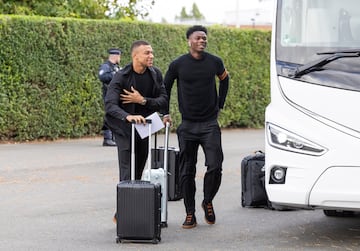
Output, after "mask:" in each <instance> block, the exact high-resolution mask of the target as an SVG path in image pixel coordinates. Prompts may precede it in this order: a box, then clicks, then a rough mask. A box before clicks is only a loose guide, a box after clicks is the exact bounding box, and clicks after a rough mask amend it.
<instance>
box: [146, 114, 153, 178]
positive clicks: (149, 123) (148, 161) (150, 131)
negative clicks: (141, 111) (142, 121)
mask: <svg viewBox="0 0 360 251" xmlns="http://www.w3.org/2000/svg"><path fill="white" fill-rule="evenodd" d="M146 123H147V124H148V125H149V143H148V159H147V168H148V180H151V174H150V172H151V134H152V130H151V123H152V121H151V119H146Z"/></svg>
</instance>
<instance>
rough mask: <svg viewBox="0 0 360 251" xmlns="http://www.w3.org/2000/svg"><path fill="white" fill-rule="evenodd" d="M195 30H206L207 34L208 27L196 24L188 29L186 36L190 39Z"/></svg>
mask: <svg viewBox="0 0 360 251" xmlns="http://www.w3.org/2000/svg"><path fill="white" fill-rule="evenodd" d="M195 31H203V32H205V34H206V35H207V29H206V27H204V26H202V25H194V26H191V27H190V28H189V29H188V30H187V31H186V38H187V39H189V37H190V35H191V34H193V33H194V32H195Z"/></svg>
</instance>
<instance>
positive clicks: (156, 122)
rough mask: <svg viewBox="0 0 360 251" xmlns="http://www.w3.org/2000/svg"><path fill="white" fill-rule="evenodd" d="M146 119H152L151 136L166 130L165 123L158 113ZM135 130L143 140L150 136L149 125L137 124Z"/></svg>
mask: <svg viewBox="0 0 360 251" xmlns="http://www.w3.org/2000/svg"><path fill="white" fill-rule="evenodd" d="M146 119H151V134H153V133H156V132H157V131H160V130H161V129H162V128H164V123H163V122H162V120H161V118H160V116H159V114H158V113H157V112H154V113H153V114H151V115H149V116H147V117H146ZM135 129H136V131H137V132H138V133H139V135H140V137H141V138H142V139H144V138H146V137H148V136H149V124H145V125H144V124H136V125H135Z"/></svg>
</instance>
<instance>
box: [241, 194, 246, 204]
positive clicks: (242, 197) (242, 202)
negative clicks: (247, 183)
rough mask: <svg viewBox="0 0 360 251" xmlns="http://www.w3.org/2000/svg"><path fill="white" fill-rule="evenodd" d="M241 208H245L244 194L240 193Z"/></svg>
mask: <svg viewBox="0 0 360 251" xmlns="http://www.w3.org/2000/svg"><path fill="white" fill-rule="evenodd" d="M241 206H242V207H245V198H244V193H243V192H241Z"/></svg>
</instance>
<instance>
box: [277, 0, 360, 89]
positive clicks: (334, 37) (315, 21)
mask: <svg viewBox="0 0 360 251" xmlns="http://www.w3.org/2000/svg"><path fill="white" fill-rule="evenodd" d="M276 24H277V25H276V40H275V41H276V47H275V48H276V62H277V66H278V67H277V69H278V74H279V75H283V76H287V77H291V76H295V77H303V75H306V73H308V72H310V71H308V70H309V69H311V70H313V69H316V68H314V67H313V68H311V67H307V65H310V66H313V65H316V66H317V67H318V68H319V66H321V67H328V68H329V69H332V70H337V71H348V72H353V73H354V72H356V73H358V72H359V69H360V68H359V67H360V57H357V56H356V55H357V54H358V53H359V52H360V8H359V0H278V5H277V20H276ZM356 53H357V54H356ZM331 54H335V56H331ZM329 57H330V58H331V60H327V59H328V58H329ZM319 62H320V64H319ZM299 67H302V69H303V70H302V71H301V74H296V73H299ZM284 68H285V69H286V70H284ZM322 69H323V68H322ZM329 82H331V81H327V83H329ZM358 88H360V87H356V88H355V89H358ZM350 89H353V87H352V88H350Z"/></svg>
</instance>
